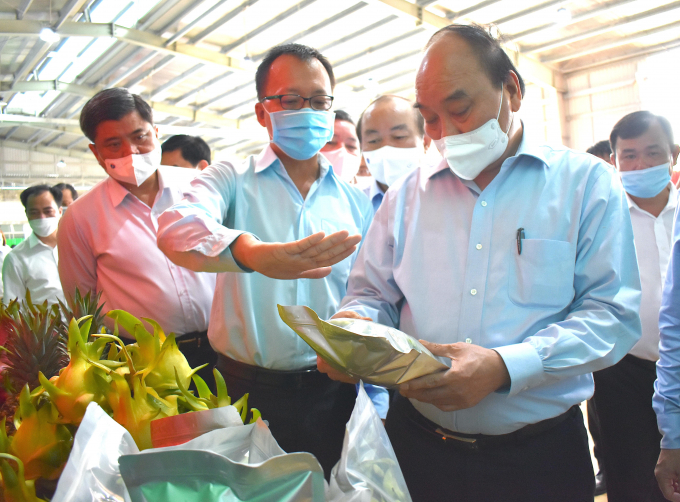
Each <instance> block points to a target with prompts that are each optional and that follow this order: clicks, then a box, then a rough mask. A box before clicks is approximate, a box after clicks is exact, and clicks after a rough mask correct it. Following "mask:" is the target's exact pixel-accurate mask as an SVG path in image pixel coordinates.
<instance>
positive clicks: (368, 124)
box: [357, 95, 431, 211]
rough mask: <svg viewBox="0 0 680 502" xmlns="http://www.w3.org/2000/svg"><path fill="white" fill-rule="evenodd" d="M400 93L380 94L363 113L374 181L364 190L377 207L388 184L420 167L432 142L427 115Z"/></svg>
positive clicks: (361, 132) (360, 132)
mask: <svg viewBox="0 0 680 502" xmlns="http://www.w3.org/2000/svg"><path fill="white" fill-rule="evenodd" d="M413 105H414V103H412V102H411V101H409V100H408V99H405V98H402V97H400V96H389V95H386V96H380V97H379V98H377V99H376V100H375V101H373V102H372V103H371V104H370V105H368V107H367V108H366V109H365V110H364V112H363V113H362V114H361V117H359V126H358V127H357V135H358V136H359V139H360V140H361V151H362V153H363V155H364V159H366V164H367V166H368V169H369V171H370V172H371V175H372V176H373V178H374V180H375V181H374V182H373V183H372V184H371V185H370V186H369V187H368V188H367V189H366V190H364V193H365V194H366V195H367V196H368V198H369V199H370V201H371V203H372V204H373V209H374V210H375V211H377V210H378V208H379V207H380V203H381V202H382V200H383V197H384V195H385V192H386V191H387V188H388V187H389V186H390V185H392V184H393V183H394V182H395V181H397V180H398V179H399V178H401V177H402V176H405V175H406V174H408V173H410V172H411V171H413V170H414V169H416V168H417V167H418V166H419V165H420V163H421V162H422V160H423V156H424V155H425V152H426V151H427V149H428V148H429V146H430V142H431V139H430V138H429V136H426V135H425V123H424V121H423V116H422V115H421V114H420V113H419V112H418V111H417V110H415V109H414V108H413Z"/></svg>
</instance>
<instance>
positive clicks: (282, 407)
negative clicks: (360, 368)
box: [217, 356, 357, 479]
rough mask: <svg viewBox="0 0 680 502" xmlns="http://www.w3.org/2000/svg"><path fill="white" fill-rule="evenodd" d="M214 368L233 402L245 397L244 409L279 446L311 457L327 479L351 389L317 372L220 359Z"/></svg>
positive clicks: (348, 410)
mask: <svg viewBox="0 0 680 502" xmlns="http://www.w3.org/2000/svg"><path fill="white" fill-rule="evenodd" d="M217 369H218V370H219V371H220V372H221V373H222V376H224V380H225V381H226V383H227V390H228V392H229V395H230V396H231V399H232V402H233V401H234V400H236V399H238V398H240V397H241V396H242V395H243V394H245V393H246V392H248V393H249V394H250V395H249V397H248V406H249V407H253V408H257V409H258V410H260V412H261V413H262V419H263V420H266V421H268V422H269V429H270V430H271V432H272V435H273V436H274V439H276V441H277V442H278V443H279V446H280V447H281V448H283V450H284V451H286V452H288V453H292V452H296V451H307V452H310V453H312V454H313V455H314V456H315V457H316V458H317V460H318V461H319V463H320V464H321V466H322V467H323V470H324V473H325V475H326V479H328V478H329V476H330V472H331V469H332V468H333V466H334V465H335V464H336V463H337V462H338V460H340V454H341V453H342V443H343V440H344V438H345V426H346V425H347V422H348V421H349V417H350V415H351V414H352V410H353V409H354V402H355V401H356V395H357V393H356V388H355V387H354V385H350V384H346V383H340V382H335V381H333V380H331V379H330V378H328V377H327V376H326V375H324V374H323V373H319V372H318V371H317V370H316V368H314V369H310V370H309V371H304V372H298V371H272V370H267V369H264V368H259V367H255V366H248V365H245V364H243V363H237V362H236V361H232V360H231V359H228V358H226V357H224V356H219V358H218V361H217Z"/></svg>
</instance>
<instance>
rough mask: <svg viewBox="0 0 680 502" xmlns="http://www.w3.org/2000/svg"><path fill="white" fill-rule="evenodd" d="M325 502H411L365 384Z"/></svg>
mask: <svg viewBox="0 0 680 502" xmlns="http://www.w3.org/2000/svg"><path fill="white" fill-rule="evenodd" d="M326 500H327V501H328V502H411V495H410V494H409V492H408V488H407V487H406V481H405V480H404V475H403V474H402V472H401V468H400V467H399V463H398V462H397V457H396V455H395V454H394V450H393V449H392V444H391V443H390V440H389V438H388V437H387V432H386V431H385V427H384V426H383V424H382V420H380V417H379V416H378V412H377V411H376V409H375V407H374V406H373V403H372V402H371V400H370V398H369V397H368V394H366V391H365V390H364V386H363V383H362V384H361V386H360V388H359V393H358V395H357V400H356V404H355V405H354V411H353V412H352V416H351V417H350V419H349V422H347V429H346V432H345V441H344V443H343V445H342V456H341V457H340V461H339V462H338V463H337V464H336V465H335V467H333V471H332V472H331V481H330V485H329V487H328V490H327V497H326Z"/></svg>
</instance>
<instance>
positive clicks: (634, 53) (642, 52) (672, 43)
mask: <svg viewBox="0 0 680 502" xmlns="http://www.w3.org/2000/svg"><path fill="white" fill-rule="evenodd" d="M676 47H680V38H675V39H673V40H669V41H667V42H662V43H660V44H655V45H649V46H647V47H640V48H637V49H630V50H627V51H625V52H623V53H621V54H617V55H613V56H609V57H607V58H606V59H601V60H598V61H590V62H587V63H582V64H579V65H578V66H574V67H569V66H565V67H564V69H563V70H562V71H563V72H564V73H575V72H579V71H583V70H591V69H593V68H599V67H602V66H605V65H608V64H611V63H616V62H618V61H625V60H627V59H633V58H639V57H642V56H646V55H648V54H653V53H656V52H662V51H667V50H670V49H675V48H676Z"/></svg>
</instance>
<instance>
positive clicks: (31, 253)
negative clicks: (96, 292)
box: [2, 185, 64, 305]
mask: <svg viewBox="0 0 680 502" xmlns="http://www.w3.org/2000/svg"><path fill="white" fill-rule="evenodd" d="M20 197H21V203H22V204H23V205H24V207H25V208H26V216H27V217H28V224H29V225H30V226H31V230H33V233H31V235H29V236H28V238H27V239H26V240H24V241H23V242H21V243H19V244H17V246H16V247H15V248H14V249H13V250H12V251H10V253H9V254H8V255H7V256H6V257H5V261H4V263H3V265H2V282H3V286H4V293H3V301H4V303H6V304H7V303H9V301H10V300H12V299H14V298H18V299H19V300H23V299H25V298H26V289H28V290H29V291H30V292H31V299H32V301H33V303H36V304H38V303H42V302H44V301H45V300H47V302H48V303H49V304H50V305H53V304H55V303H57V302H58V301H59V300H61V301H64V295H63V293H62V289H61V283H60V282H59V272H58V270H57V263H58V261H59V255H58V252H57V227H58V225H59V218H60V216H61V191H60V190H59V189H57V188H53V187H52V188H51V187H49V186H47V185H36V186H32V187H29V188H27V189H26V190H24V191H23V192H21V196H20Z"/></svg>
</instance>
